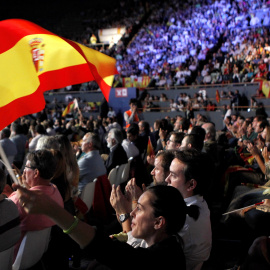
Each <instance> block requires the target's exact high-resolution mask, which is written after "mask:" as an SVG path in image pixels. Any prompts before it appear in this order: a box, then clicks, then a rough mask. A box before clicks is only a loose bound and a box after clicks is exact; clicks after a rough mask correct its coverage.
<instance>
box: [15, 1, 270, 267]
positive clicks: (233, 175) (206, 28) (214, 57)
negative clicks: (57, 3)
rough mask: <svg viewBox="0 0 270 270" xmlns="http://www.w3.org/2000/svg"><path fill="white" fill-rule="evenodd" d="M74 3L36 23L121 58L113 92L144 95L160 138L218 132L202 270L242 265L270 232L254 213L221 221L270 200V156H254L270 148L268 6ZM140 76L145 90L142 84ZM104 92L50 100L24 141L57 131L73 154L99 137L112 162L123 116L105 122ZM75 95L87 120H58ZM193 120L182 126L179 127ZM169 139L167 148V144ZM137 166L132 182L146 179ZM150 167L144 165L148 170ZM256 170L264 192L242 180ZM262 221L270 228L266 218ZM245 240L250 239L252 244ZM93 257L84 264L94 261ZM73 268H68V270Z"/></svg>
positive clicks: (59, 94) (66, 92) (25, 123)
mask: <svg viewBox="0 0 270 270" xmlns="http://www.w3.org/2000/svg"><path fill="white" fill-rule="evenodd" d="M70 2H72V1H70ZM70 2H69V1H67V3H66V7H63V12H64V13H65V14H63V16H61V18H59V17H58V18H57V16H54V19H52V20H51V21H50V22H49V21H48V22H46V18H41V17H40V20H39V22H40V23H41V24H42V23H44V27H46V26H49V29H50V30H51V31H53V32H55V33H57V34H59V35H62V36H65V37H67V38H70V39H73V40H76V41H77V42H80V43H83V44H85V45H87V46H91V47H93V48H95V49H97V50H101V51H102V52H104V53H106V54H109V55H111V56H113V57H115V58H116V59H117V67H118V70H119V76H116V77H115V85H114V86H115V87H129V86H133V87H137V88H141V89H140V91H139V96H138V100H139V101H140V102H141V105H142V106H141V108H139V109H140V110H141V113H142V115H143V116H144V120H145V121H146V122H148V123H149V125H150V128H151V130H152V131H153V132H155V134H157V130H155V126H156V125H158V124H159V125H161V123H160V122H162V124H163V126H162V127H166V128H168V129H167V130H168V132H169V131H171V130H173V129H175V130H177V131H178V132H182V131H184V132H185V133H188V132H190V131H191V128H192V127H194V126H197V125H198V126H202V125H203V124H205V123H208V122H211V123H214V124H215V128H216V130H215V132H216V134H215V135H216V140H214V142H215V146H217V148H218V151H219V152H218V153H219V156H218V157H219V158H221V160H219V162H217V163H218V167H217V168H218V170H217V171H218V173H217V174H216V179H215V183H214V187H212V189H211V192H212V193H211V194H210V196H209V197H207V201H208V203H209V208H210V210H211V215H212V216H211V222H212V226H213V227H212V229H213V247H212V253H211V257H210V259H209V261H208V262H206V263H205V264H204V265H203V267H202V268H201V269H202V270H204V269H205V270H207V269H209V270H210V269H226V268H229V267H233V265H234V264H238V263H240V260H239V259H241V262H242V259H243V256H244V255H246V254H247V248H248V247H250V246H251V244H252V243H251V242H250V241H251V240H254V239H255V236H259V235H260V234H264V235H267V236H268V235H270V232H269V226H268V228H265V227H263V226H259V225H260V224H257V219H256V217H253V216H251V217H250V214H247V215H246V217H245V218H244V219H240V216H237V217H235V219H234V218H232V219H229V218H228V220H229V222H231V223H230V224H229V225H230V228H229V229H228V228H227V223H229V222H227V220H226V222H224V223H225V225H224V223H221V222H220V219H221V215H222V213H224V212H225V211H227V210H234V209H235V208H238V207H239V208H240V207H244V206H247V205H248V204H249V202H250V203H256V202H257V201H256V200H254V198H255V199H256V195H257V193H256V192H258V194H259V199H265V198H268V197H269V194H266V195H265V194H263V192H264V190H266V188H267V187H268V182H266V180H268V177H269V176H268V175H269V171H267V169H265V168H264V169H265V170H261V169H260V168H259V166H258V164H260V161H262V162H261V163H265V166H266V167H267V165H266V163H267V161H266V159H267V157H266V156H267V155H265V154H263V158H265V160H264V159H258V160H256V158H255V157H258V156H260V157H261V155H259V154H260V153H262V151H261V150H262V149H263V146H268V144H269V134H268V133H269V127H268V125H269V118H267V117H268V116H270V110H269V106H270V101H269V99H268V97H265V94H264V92H263V91H262V84H261V83H260V82H261V81H262V80H269V70H270V65H269V51H270V46H269V38H268V37H269V27H270V25H269V2H266V1H258V0H254V1H240V0H239V1H236V0H235V1H228V0H221V1H211V0H205V1H199V0H195V1H183V2H179V1H177V0H171V1H154V0H153V1H119V2H118V1H105V2H106V4H107V7H108V10H107V9H106V10H105V8H104V7H105V6H104V5H103V3H104V2H102V1H100V2H98V3H93V6H91V7H90V6H89V5H88V4H86V3H85V2H84V3H83V1H81V2H80V3H81V6H80V7H79V6H78V4H73V5H72V4H70ZM90 2H92V1H90ZM91 4H92V3H91ZM82 7H83V9H82ZM70 8H73V10H70ZM45 9H46V8H45ZM72 12H73V15H72ZM56 13H57V12H56ZM74 13H75V14H76V15H75V16H74ZM56 15H59V14H56ZM64 15H65V16H64ZM71 15H72V16H71ZM73 17H76V19H75V20H73ZM60 21H61V23H60ZM123 24H124V25H125V26H126V33H125V35H124V37H123V38H122V40H120V41H119V43H117V44H115V45H114V46H113V47H112V48H109V46H108V45H105V46H99V45H97V46H92V45H91V44H90V37H91V35H92V33H95V34H96V33H97V31H98V29H100V28H109V27H115V26H118V25H123ZM67 25H68V29H67V27H66V26H67ZM78 29H80V30H79V31H78ZM142 77H144V82H145V85H143V87H141V86H142V84H139V83H141V82H142ZM128 78H132V79H128ZM97 89H98V87H97V85H96V83H95V82H90V83H85V84H81V85H74V86H71V87H70V88H68V89H67V88H65V89H55V90H54V91H51V92H48V93H46V95H45V99H46V103H47V104H46V108H45V110H44V111H42V112H39V113H37V114H33V115H29V116H26V117H22V118H20V119H18V121H17V122H18V123H20V124H22V128H23V130H21V131H20V133H24V135H25V136H26V137H27V138H28V141H29V142H30V141H31V140H32V139H33V138H34V137H35V136H36V134H35V131H34V127H36V126H39V125H43V126H44V128H46V130H47V135H48V134H53V133H54V132H55V133H58V134H64V135H65V136H67V137H68V138H69V140H70V141H71V142H72V146H73V147H74V151H75V150H76V149H77V150H78V152H80V151H81V149H80V147H81V144H80V143H81V139H82V138H83V135H84V134H86V133H87V132H94V133H97V134H99V135H100V137H101V138H102V147H101V153H102V154H105V155H108V154H109V149H108V148H107V147H106V146H107V142H106V139H105V138H106V135H107V134H108V132H109V131H110V129H111V128H113V127H115V126H118V125H117V118H116V117H114V116H113V112H112V111H111V110H110V114H108V112H109V111H106V113H105V115H104V114H103V116H101V113H104V112H103V111H102V109H101V107H102V106H101V105H102V104H103V100H102V93H101V92H99V91H95V90H97ZM89 90H92V91H89ZM75 97H76V98H77V99H78V101H79V107H80V109H81V113H78V112H76V111H74V113H73V114H72V113H71V114H69V115H68V117H61V115H62V112H63V110H64V108H65V107H66V106H67V104H68V102H70V101H71V100H73V98H75ZM107 105H108V104H107ZM265 111H266V115H265V116H264V118H263V119H261V118H260V117H259V121H258V119H257V120H256V116H257V115H261V114H263V113H264V112H265ZM267 114H268V115H267ZM225 116H226V117H225ZM228 116H229V117H228ZM186 118H188V122H185V124H186V125H185V128H183V127H182V128H181V129H180V128H177V127H178V126H179V125H180V124H179V123H180V122H181V121H182V120H185V119H186ZM158 120H161V121H158ZM263 120H266V121H267V122H268V124H266V123H267V122H265V121H263ZM256 121H257V122H260V124H257V122H256ZM165 123H166V124H165ZM187 123H188V124H187ZM252 123H253V124H252ZM253 125H254V126H253ZM182 126H183V125H182ZM118 127H119V126H118ZM159 127H160V126H159ZM257 128H258V129H263V130H265V133H266V134H267V135H265V134H264V135H263V134H262V132H261V131H262V130H260V132H258V133H260V134H261V136H260V137H258V138H257V140H254V141H253V144H254V145H255V146H256V147H257V148H258V150H259V154H258V152H256V149H257V148H255V147H254V148H252V147H251V146H250V145H249V147H247V141H248V140H250V141H252V140H251V136H252V134H253V133H254V132H255V129H257ZM49 132H52V133H49ZM123 134H125V130H124V129H123ZM13 135H14V134H13ZM253 135H254V134H253ZM158 138H159V137H158ZM164 140H165V141H167V142H169V141H170V138H169V137H166V139H164ZM167 142H166V143H165V145H166V144H167ZM76 147H77V148H76ZM163 149H166V146H165V147H164V148H163ZM28 150H29V149H28V148H27V149H26V151H28ZM144 150H145V151H146V150H147V149H144ZM156 153H157V151H156ZM76 154H77V152H76ZM261 158H262V157H261ZM137 162H138V161H137ZM268 162H269V161H268ZM141 164H142V163H140V164H139V166H141ZM135 165H136V164H135ZM135 165H134V164H133V166H134V167H133V171H132V174H130V176H134V175H136V173H138V174H139V173H141V172H140V170H138V167H137V170H136V166H135ZM148 165H149V164H147V163H145V167H147V169H149V168H148ZM137 166H138V165H137ZM139 168H142V166H141V167H139ZM247 171H248V172H247ZM251 171H252V172H251ZM255 172H256V173H257V172H259V174H260V176H259V180H260V181H261V182H260V183H259V184H260V185H259V184H258V182H256V183H254V182H252V181H250V182H249V180H250V178H251V177H250V178H247V179H248V180H247V181H246V182H245V184H244V183H243V182H244V181H243V182H241V181H242V180H245V177H246V174H252V175H253V173H254V174H255ZM149 175H150V174H149ZM243 175H244V176H245V177H243ZM240 176H241V178H240ZM234 181H235V182H234ZM265 184H267V185H266V186H265ZM227 188H230V189H228V190H229V191H230V193H229V192H228V193H226V192H227V191H228V190H227ZM240 189H241V190H240ZM243 190H244V191H243ZM225 191H226V192H225ZM245 192H247V193H245ZM249 192H250V193H252V194H251V195H250V193H249ZM259 192H260V193H259ZM238 193H239V194H241V197H240V198H241V200H236V203H235V201H234V200H233V199H235V198H236V199H237V198H238V197H237V195H238ZM254 194H255V195H254ZM225 195H226V196H227V197H226V198H225ZM229 195H230V196H229ZM249 196H252V198H251V199H250V197H249ZM252 211H257V209H253V210H252ZM267 214H269V213H266V215H267ZM266 217H267V216H266ZM88 218H89V217H88ZM263 218H265V216H264V217H263ZM258 220H259V221H261V219H258ZM265 220H266V221H267V222H265V224H267V225H269V223H268V219H265ZM265 220H264V221H265ZM258 223H261V224H264V222H258ZM231 227H232V229H231ZM250 227H251V228H250ZM254 228H256V230H254ZM257 228H259V231H257ZM262 229H263V230H262ZM246 235H248V236H249V237H247V239H245V236H246ZM245 240H247V241H245ZM71 254H72V252H70V253H69V254H68V255H71ZM72 255H74V254H72ZM76 255H77V254H76ZM76 259H78V257H76V256H75V258H74V257H70V260H71V262H75V261H76ZM83 259H84V258H83ZM86 259H87V263H88V262H89V260H90V261H91V260H92V258H90V259H89V257H87V258H86ZM81 263H82V264H83V260H82V261H81ZM81 266H82V267H81V269H87V266H85V268H84V267H83V265H81ZM237 267H238V266H237ZM74 268H75V267H74ZM74 268H73V267H71V266H70V269H74ZM79 269H80V268H79ZM232 269H233V268H232ZM234 269H237V268H234ZM240 269H242V268H240ZM243 269H248V268H243ZM257 269H262V268H259V267H257Z"/></svg>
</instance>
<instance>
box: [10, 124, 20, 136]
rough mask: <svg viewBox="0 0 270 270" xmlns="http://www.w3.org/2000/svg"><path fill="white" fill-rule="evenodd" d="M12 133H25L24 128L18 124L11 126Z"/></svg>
mask: <svg viewBox="0 0 270 270" xmlns="http://www.w3.org/2000/svg"><path fill="white" fill-rule="evenodd" d="M11 128H12V131H13V132H15V133H16V134H22V133H23V127H22V125H20V124H19V123H17V122H13V123H12V124H11Z"/></svg>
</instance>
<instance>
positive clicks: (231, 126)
mask: <svg viewBox="0 0 270 270" xmlns="http://www.w3.org/2000/svg"><path fill="white" fill-rule="evenodd" d="M137 104H138V101H137V99H131V100H130V109H129V110H127V111H126V112H125V113H124V119H125V125H124V126H121V125H120V124H119V123H118V122H117V120H114V121H112V123H111V124H110V125H104V119H102V118H101V117H100V118H99V119H92V118H90V119H84V117H83V116H82V114H80V113H79V112H78V118H79V121H78V122H77V121H75V119H72V120H67V119H66V118H63V119H56V120H55V121H54V123H53V124H52V125H50V126H48V125H47V124H48V123H47V121H42V122H41V121H40V119H38V118H37V119H33V120H31V121H30V120H29V119H27V118H25V117H21V118H20V119H18V120H17V121H15V122H13V123H12V124H11V125H10V126H8V127H6V128H5V129H3V130H2V131H1V140H0V143H1V146H2V148H3V150H4V152H5V154H6V156H7V159H8V161H9V162H10V164H11V166H13V169H14V170H15V174H16V177H17V178H18V181H19V183H20V185H22V186H23V187H21V186H20V185H14V184H13V180H12V177H11V175H10V172H9V170H8V169H7V168H8V167H7V166H4V165H3V166H2V169H1V178H0V180H1V181H0V183H1V185H0V187H1V195H0V196H1V197H0V199H1V202H2V201H3V202H5V203H3V204H1V207H4V208H5V209H6V207H10V204H11V203H12V202H14V205H15V206H17V210H16V208H15V207H13V208H14V209H13V210H14V211H13V212H6V213H8V215H7V217H6V215H5V214H4V215H5V218H3V219H2V217H1V224H3V225H4V224H6V225H5V228H6V229H5V232H4V234H1V241H0V242H1V247H2V248H1V250H5V249H7V248H10V247H12V246H14V247H15V249H14V252H15V253H14V254H15V256H16V252H17V250H18V248H19V245H20V242H21V240H22V239H23V237H24V235H25V234H26V233H27V232H28V231H36V230H42V229H44V228H47V227H52V236H51V242H50V243H51V244H50V245H49V247H48V250H47V253H46V256H45V258H46V263H47V264H48V265H49V266H50V267H51V268H50V269H56V268H54V267H61V269H68V268H69V258H71V257H73V262H74V265H77V266H78V265H79V264H80V259H81V257H82V256H83V255H82V254H83V253H82V251H81V249H80V247H81V248H83V249H84V252H90V251H91V254H90V253H88V255H89V256H90V255H91V256H90V258H91V259H90V261H91V265H92V267H94V266H93V265H95V266H96V267H97V265H98V266H101V265H102V267H107V268H108V269H119V267H120V266H119V265H118V264H117V265H115V262H114V260H110V259H109V258H110V256H114V254H115V253H118V252H124V250H125V252H124V253H123V254H125V259H124V260H127V261H128V260H129V258H130V256H132V257H133V256H136V254H138V255H139V257H140V256H141V257H142V258H144V256H146V257H147V256H154V257H156V255H157V254H160V252H161V254H167V252H169V253H170V252H172V250H173V254H175V257H177V258H178V259H177V264H179V267H180V265H181V267H183V268H181V269H202V267H203V265H204V264H205V262H207V260H208V259H209V257H210V255H211V251H212V248H213V247H212V245H213V241H216V237H217V234H216V228H217V227H218V228H220V227H221V228H222V229H221V230H222V233H221V235H222V234H223V233H224V231H223V230H224V229H225V231H226V230H227V231H228V232H230V230H231V228H233V231H234V232H235V234H236V235H237V237H238V238H239V239H240V241H241V244H242V246H241V249H240V250H239V254H238V257H237V259H238V261H237V262H236V263H237V267H240V268H239V269H241V270H242V269H252V268H248V267H249V266H247V265H249V264H251V263H252V264H253V263H254V264H255V265H261V264H262V265H266V266H265V267H269V257H268V256H267V255H265V254H266V253H263V252H262V251H263V248H268V246H267V245H268V244H267V243H266V242H265V241H266V240H265V237H266V236H268V235H269V224H268V219H269V217H268V216H269V213H268V211H269V209H270V208H269V206H268V204H269V203H268V200H267V199H269V198H268V197H269V193H268V192H265V191H267V190H268V186H269V183H268V180H269V152H270V151H269V143H270V140H269V138H270V136H269V132H270V124H269V122H268V120H267V114H265V110H264V108H261V107H259V108H258V109H257V110H256V114H255V117H253V118H244V117H243V116H241V115H240V113H239V111H238V112H236V111H233V110H232V109H231V108H230V106H228V108H226V111H225V113H224V128H223V129H222V130H216V128H215V124H214V123H212V122H210V121H209V120H208V119H207V117H206V116H205V115H203V114H197V115H196V117H194V115H193V116H190V117H189V118H188V117H185V116H180V115H178V116H176V117H175V118H170V117H166V118H164V119H160V120H156V121H155V123H154V125H153V126H150V124H149V123H148V122H147V121H145V120H142V119H141V113H140V111H139V110H138V107H137ZM150 142H151V143H150ZM151 149H152V150H151ZM150 150H151V151H150ZM130 157H132V162H131V166H130V172H129V179H128V181H126V182H124V183H122V184H121V185H119V186H117V187H116V186H114V185H111V184H110V181H109V175H110V171H111V170H112V169H113V168H115V167H116V166H119V165H121V164H126V163H127V162H128V159H129V158H130ZM96 179H103V180H98V181H99V182H98V183H99V184H98V185H100V186H101V187H102V186H103V188H105V189H108V190H109V193H107V195H106V194H105V193H102V192H100V191H99V192H98V195H96V196H100V197H99V198H98V197H96V199H95V207H98V205H99V206H100V204H102V207H103V208H102V207H101V208H102V209H103V210H102V212H101V215H100V213H99V215H96V213H95V210H94V208H93V209H92V210H91V211H89V212H87V213H88V214H85V210H84V209H83V207H85V205H84V203H83V200H82V199H81V197H80V196H81V194H82V192H83V190H84V188H85V187H86V185H87V184H88V183H91V182H93V181H96ZM159 186H160V187H159ZM165 186H171V187H174V189H175V190H178V191H180V192H179V193H177V194H176V193H175V192H174V191H171V189H169V188H168V189H166V187H165ZM159 189H160V190H159ZM40 192H42V194H43V195H41V194H40ZM174 193H175V194H174ZM180 193H181V195H180ZM163 196H165V197H163ZM167 196H172V198H174V199H175V200H179V204H178V203H176V201H174V199H172V198H171V200H173V201H174V203H173V204H174V206H173V207H172V205H171V203H170V206H169V205H167V206H166V204H165V201H166V200H168V199H167ZM178 197H179V198H178ZM171 200H170V201H171ZM181 200H182V202H181V203H180V201H181ZM32 201H34V203H31V202H32ZM106 202H107V203H108V204H107V205H106ZM258 202H260V205H259V206H256V205H254V206H253V207H251V208H247V209H246V210H245V211H244V212H243V211H242V212H241V211H238V212H236V214H232V215H231V214H228V215H225V216H224V217H223V218H222V217H221V214H222V213H224V212H226V211H233V210H237V209H238V208H242V207H244V206H247V205H250V204H255V203H258ZM183 203H184V204H183ZM108 205H110V206H108ZM216 205H219V210H218V211H217V210H216ZM148 207H150V208H148ZM178 207H179V210H176V209H177V208H178ZM183 207H184V208H185V210H183ZM5 209H4V212H3V213H5V211H6V210H5ZM181 209H182V210H181ZM170 211H173V213H175V212H177V213H182V214H181V217H180V215H179V217H176V216H174V214H172V213H171V212H170ZM35 213H39V214H43V215H42V218H39V216H36V215H33V214H35ZM183 213H184V214H183ZM171 215H172V216H171ZM74 216H75V219H74ZM213 216H214V217H216V216H217V217H218V218H220V221H219V222H218V223H217V224H216V222H215V219H213ZM18 217H19V218H18ZM48 217H49V218H48ZM11 219H14V220H15V221H16V222H15V221H14V222H12V223H9V221H10V220H11ZM262 219H263V220H264V222H263V223H262V222H261V220H262ZM180 220H181V222H180ZM178 222H179V223H178ZM10 224H11V225H12V226H10ZM170 224H175V225H174V226H175V227H174V226H172V225H170ZM176 224H177V225H176ZM57 225H58V226H57ZM59 226H60V228H62V229H63V231H62V230H61V229H59ZM92 226H95V227H96V228H97V231H96V229H93V227H92ZM171 226H172V228H170V227H171ZM18 228H20V231H19V230H18ZM11 232H13V233H12V235H13V236H12V237H11V238H10V239H9V241H7V240H6V237H9V236H10V235H11ZM119 232H121V234H119ZM66 234H70V236H71V237H72V238H73V239H74V240H75V242H74V241H73V240H71V239H70V238H69V237H68V236H67V235H66ZM102 235H103V236H102ZM247 235H248V236H247ZM121 236H122V237H124V238H121ZM179 236H180V238H181V239H182V240H181V241H180V242H179V240H177V239H178V238H179ZM219 236H220V235H219ZM2 237H3V238H2ZM110 237H112V238H113V239H110ZM118 237H120V238H118ZM175 237H176V238H175ZM259 237H260V238H259ZM115 239H120V240H121V241H123V239H124V242H126V243H121V241H120V240H117V242H115ZM59 240H61V241H59ZM253 241H255V242H254V243H255V244H253V245H256V247H254V246H253V245H252V243H253ZM181 242H183V245H182V244H180V243H181ZM264 244H265V245H264ZM105 246H106V250H104V248H105ZM86 247H87V248H86ZM133 248H135V249H133ZM249 248H250V250H249ZM101 250H103V252H102V256H100V253H99V251H101ZM113 250H114V252H112V251H113ZM248 250H249V251H248ZM56 251H57V252H56ZM104 252H105V253H106V256H104V254H105V253H104ZM261 252H262V254H261ZM258 254H260V256H262V257H260V259H258V257H256V256H258ZM107 256H109V257H107ZM159 258H160V259H159V260H157V261H156V263H157V266H156V268H158V269H161V266H162V267H163V266H164V265H167V264H169V263H173V264H174V263H175V260H173V259H172V260H167V259H166V258H167V257H166V256H165V257H164V256H159ZM246 260H247V262H248V263H247V262H246ZM138 265H140V267H143V266H142V265H141V261H140V260H138V261H136V263H134V267H138ZM146 265H147V264H146ZM184 265H186V268H184ZM123 267H125V266H123ZM107 268H106V269H107ZM120 268H121V267H120ZM58 269H59V268H58ZM90 269H91V268H90ZM92 269H94V268H92ZM143 269H144V268H143ZM235 269H238V268H235ZM260 269H264V268H260ZM265 269H267V268H265Z"/></svg>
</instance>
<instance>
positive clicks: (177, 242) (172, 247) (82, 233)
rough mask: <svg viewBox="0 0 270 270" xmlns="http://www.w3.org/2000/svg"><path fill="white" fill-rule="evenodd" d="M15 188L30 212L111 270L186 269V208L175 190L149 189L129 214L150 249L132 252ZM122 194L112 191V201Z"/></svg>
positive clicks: (135, 233)
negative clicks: (44, 217)
mask: <svg viewBox="0 0 270 270" xmlns="http://www.w3.org/2000/svg"><path fill="white" fill-rule="evenodd" d="M16 188H17V189H18V192H19V193H20V202H21V204H22V205H23V206H24V209H25V210H26V211H27V212H29V213H33V214H34V213H35V214H45V215H47V216H48V217H50V218H51V219H52V220H53V221H54V222H56V224H57V225H58V226H59V227H60V228H61V229H63V231H64V232H65V233H66V234H69V235H70V236H71V237H72V238H73V239H74V240H75V241H76V242H77V243H78V244H79V245H80V246H81V248H83V249H85V251H87V252H89V253H91V255H92V256H93V257H94V258H96V260H97V261H98V262H99V263H101V264H104V265H106V266H107V267H109V269H126V268H127V267H128V268H129V269H162V270H164V269H165V268H168V269H186V267H185V257H184V254H183V250H182V244H181V242H182V241H181V238H180V237H179V236H178V234H177V232H178V231H179V230H180V229H181V228H182V227H183V226H184V223H185V220H186V211H187V207H186V204H185V202H184V200H183V197H182V195H181V193H180V192H179V191H178V190H177V189H175V188H173V187H169V186H153V187H151V188H149V189H147V190H146V191H145V192H144V193H143V194H142V195H141V196H140V198H139V200H138V202H137V204H136V208H135V209H134V210H133V211H132V212H131V213H130V216H131V217H132V222H131V227H132V235H133V236H134V237H136V238H140V239H144V240H145V241H146V242H147V244H148V248H133V247H132V246H130V245H129V244H127V243H124V242H120V241H118V240H116V239H111V238H110V237H108V236H106V235H104V234H103V233H102V231H101V230H100V228H95V227H92V226H91V225H89V224H87V223H84V222H82V221H80V220H79V219H78V218H74V217H73V216H72V215H70V214H69V213H68V212H67V211H65V210H64V209H63V208H62V207H59V206H58V205H57V204H55V203H54V202H53V201H52V200H50V199H49V198H48V197H47V196H45V195H43V194H40V193H36V192H31V191H29V190H26V189H24V188H23V187H20V186H16ZM119 191H120V190H119ZM120 194H122V193H120V192H116V190H115V187H113V191H112V198H111V200H112V201H113V200H114V199H116V198H115V197H117V196H121V195H120ZM122 195H123V194H122ZM172 201H173V202H174V207H172V205H171V202H172ZM121 218H122V215H120V216H119V219H121ZM117 258H118V259H117Z"/></svg>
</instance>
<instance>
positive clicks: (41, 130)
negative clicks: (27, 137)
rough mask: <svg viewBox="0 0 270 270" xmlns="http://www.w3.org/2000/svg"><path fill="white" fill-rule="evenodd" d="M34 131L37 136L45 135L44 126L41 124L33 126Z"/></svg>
mask: <svg viewBox="0 0 270 270" xmlns="http://www.w3.org/2000/svg"><path fill="white" fill-rule="evenodd" d="M35 131H36V133H38V134H45V133H46V130H45V128H44V126H43V125H41V124H39V125H36V126H35Z"/></svg>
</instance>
